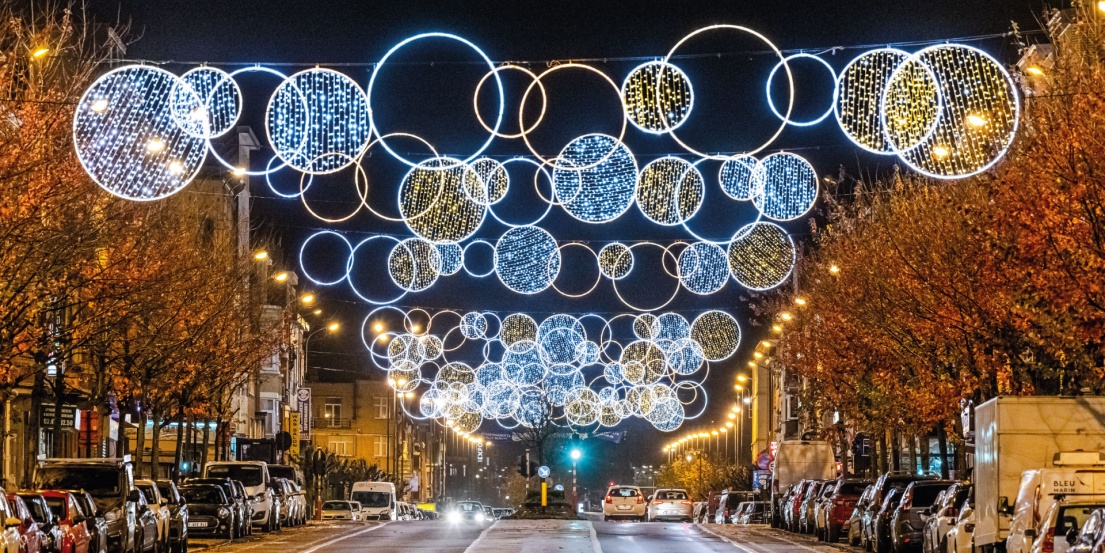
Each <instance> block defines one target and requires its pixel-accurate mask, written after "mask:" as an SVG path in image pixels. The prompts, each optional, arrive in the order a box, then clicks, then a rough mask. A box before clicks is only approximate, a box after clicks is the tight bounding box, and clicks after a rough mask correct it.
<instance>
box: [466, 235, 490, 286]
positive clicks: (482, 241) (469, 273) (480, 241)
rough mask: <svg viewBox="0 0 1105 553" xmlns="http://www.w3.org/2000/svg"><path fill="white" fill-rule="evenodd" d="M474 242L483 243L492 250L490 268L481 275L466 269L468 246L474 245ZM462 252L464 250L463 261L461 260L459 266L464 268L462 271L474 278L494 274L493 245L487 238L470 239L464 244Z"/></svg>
mask: <svg viewBox="0 0 1105 553" xmlns="http://www.w3.org/2000/svg"><path fill="white" fill-rule="evenodd" d="M476 244H483V245H485V246H487V247H489V248H491V252H492V254H491V255H492V257H491V270H490V271H488V272H486V273H484V274H482V275H481V274H476V273H473V272H472V271H469V270H468V265H467V261H468V248H471V247H472V246H475V245H476ZM463 252H464V260H465V262H462V263H461V265H460V266H461V268H463V269H464V272H466V273H468V276H470V277H474V278H485V277H489V276H491V275H493V274H495V257H494V256H495V246H494V245H492V244H491V242H488V241H487V240H473V241H471V242H469V243H467V244H465V245H464V250H463Z"/></svg>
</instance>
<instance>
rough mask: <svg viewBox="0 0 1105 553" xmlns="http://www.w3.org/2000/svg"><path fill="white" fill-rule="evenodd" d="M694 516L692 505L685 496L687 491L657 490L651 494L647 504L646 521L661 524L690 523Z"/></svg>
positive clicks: (689, 499)
mask: <svg viewBox="0 0 1105 553" xmlns="http://www.w3.org/2000/svg"><path fill="white" fill-rule="evenodd" d="M693 516H694V503H693V502H692V501H691V498H690V497H688V496H687V490H680V489H659V490H656V493H654V494H652V501H649V502H648V520H649V521H650V522H652V521H656V522H661V521H665V520H669V521H675V522H691V520H692V518H693Z"/></svg>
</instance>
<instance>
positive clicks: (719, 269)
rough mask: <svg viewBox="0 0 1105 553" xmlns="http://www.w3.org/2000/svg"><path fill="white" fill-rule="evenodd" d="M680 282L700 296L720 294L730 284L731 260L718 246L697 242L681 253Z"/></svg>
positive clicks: (679, 264) (679, 263)
mask: <svg viewBox="0 0 1105 553" xmlns="http://www.w3.org/2000/svg"><path fill="white" fill-rule="evenodd" d="M678 266H679V282H680V283H682V284H683V287H684V288H686V289H687V291H689V292H691V293H693V294H698V295H709V294H713V293H716V292H718V291H719V290H721V289H722V288H724V287H725V283H727V282H729V258H728V256H726V255H725V250H723V249H722V248H721V246H719V245H717V244H710V243H708V242H696V243H694V244H691V245H690V246H687V247H686V248H684V249H683V251H681V252H679V262H678Z"/></svg>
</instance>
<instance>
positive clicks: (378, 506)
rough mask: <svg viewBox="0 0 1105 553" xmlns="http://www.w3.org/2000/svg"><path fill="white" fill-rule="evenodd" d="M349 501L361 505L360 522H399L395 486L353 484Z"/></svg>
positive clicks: (380, 483) (377, 483)
mask: <svg viewBox="0 0 1105 553" xmlns="http://www.w3.org/2000/svg"><path fill="white" fill-rule="evenodd" d="M349 500H350V501H357V502H359V503H360V504H361V520H399V513H398V512H397V511H396V509H397V505H398V501H397V500H396V498H395V484H392V483H391V482H354V483H353V491H352V492H350V493H349Z"/></svg>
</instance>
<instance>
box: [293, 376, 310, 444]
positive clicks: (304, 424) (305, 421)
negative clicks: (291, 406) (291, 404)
mask: <svg viewBox="0 0 1105 553" xmlns="http://www.w3.org/2000/svg"><path fill="white" fill-rule="evenodd" d="M295 401H296V409H295V410H296V411H299V439H300V440H303V441H305V442H308V441H310V440H311V389H310V388H300V389H299V390H298V391H296V393H295Z"/></svg>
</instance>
